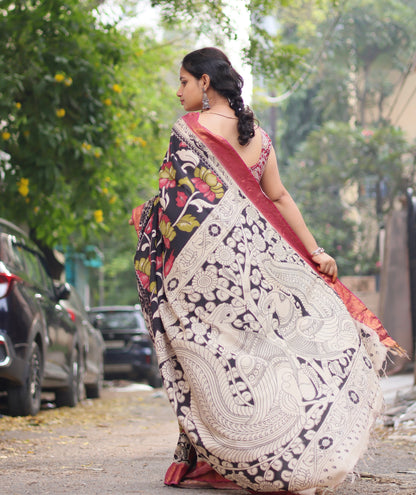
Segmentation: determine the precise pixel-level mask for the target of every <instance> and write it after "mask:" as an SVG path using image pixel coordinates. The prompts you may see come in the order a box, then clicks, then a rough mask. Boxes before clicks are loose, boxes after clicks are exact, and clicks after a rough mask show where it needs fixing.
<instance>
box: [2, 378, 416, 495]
mask: <svg viewBox="0 0 416 495" xmlns="http://www.w3.org/2000/svg"><path fill="white" fill-rule="evenodd" d="M412 383H413V377H412V376H411V375H402V376H400V377H391V378H387V379H383V390H384V391H385V396H386V400H388V402H389V404H390V407H392V403H393V401H394V398H395V396H396V395H397V394H398V392H399V393H400V394H402V395H406V392H409V391H411V389H412ZM413 405H414V404H413ZM396 423H397V421H396ZM0 435H1V437H0V494H1V495H6V494H7V495H26V494H31V495H38V494H39V495H40V494H42V495H48V494H51V495H52V494H53V495H55V494H66V495H74V494H77V495H97V494H100V495H107V494H118V495H130V494H135V495H177V494H178V493H184V495H203V494H206V495H210V494H214V493H215V494H216V495H227V494H229V493H230V492H229V491H223V490H216V491H212V490H202V489H187V490H186V491H184V492H179V491H178V490H177V489H174V488H169V487H165V486H164V485H163V476H164V473H165V471H166V469H167V467H168V466H169V464H170V462H171V460H172V455H173V450H174V447H175V445H176V440H177V426H176V420H175V417H174V415H173V412H172V410H171V408H170V405H169V404H168V401H167V398H166V396H165V394H164V392H163V391H162V390H160V389H157V390H154V389H151V388H150V387H148V386H146V385H140V384H133V383H129V382H113V383H107V386H106V388H105V389H104V392H103V396H102V398H101V399H99V400H94V401H91V400H85V401H83V402H82V403H81V404H79V405H78V406H77V407H76V408H74V409H70V408H60V409H56V408H54V407H53V404H51V403H49V402H45V404H44V406H43V408H42V410H41V412H40V413H39V415H38V416H36V417H35V418H10V417H7V416H3V417H2V418H0ZM415 446H416V424H415V421H407V422H403V423H400V424H396V428H394V427H392V426H390V427H386V426H384V423H383V422H381V421H380V422H379V424H378V425H377V427H376V429H375V433H374V436H373V444H372V445H371V447H370V450H369V453H368V454H367V455H366V456H365V458H364V459H363V461H362V462H360V464H359V465H358V472H359V473H360V474H361V478H359V479H356V480H355V482H354V483H352V480H351V479H348V480H347V481H345V482H344V483H343V484H342V485H341V486H340V487H339V488H338V489H337V490H335V491H334V492H331V491H329V492H328V491H327V492H326V494H329V493H331V494H332V493H333V494H334V495H363V494H367V495H369V494H387V495H396V494H397V495H399V494H400V495H415V494H416V450H415ZM231 493H235V494H236V495H243V494H244V495H246V494H247V492H245V491H244V490H238V491H233V492H231Z"/></svg>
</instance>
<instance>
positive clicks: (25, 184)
mask: <svg viewBox="0 0 416 495" xmlns="http://www.w3.org/2000/svg"><path fill="white" fill-rule="evenodd" d="M17 190H18V191H19V193H20V194H21V195H22V196H23V197H24V198H25V197H26V196H27V195H28V194H29V179H25V178H24V177H22V178H21V179H20V180H19V181H18V182H17Z"/></svg>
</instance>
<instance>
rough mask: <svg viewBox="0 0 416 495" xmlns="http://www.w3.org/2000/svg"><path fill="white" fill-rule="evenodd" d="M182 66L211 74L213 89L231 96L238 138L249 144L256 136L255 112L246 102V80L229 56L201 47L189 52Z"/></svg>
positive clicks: (229, 98) (200, 75)
mask: <svg viewBox="0 0 416 495" xmlns="http://www.w3.org/2000/svg"><path fill="white" fill-rule="evenodd" d="M182 67H183V68H184V69H185V70H186V71H188V72H189V73H190V74H192V75H193V76H194V77H196V78H197V79H201V77H202V75H203V74H207V75H208V76H209V77H210V82H211V86H212V87H213V89H215V91H217V92H218V93H219V94H220V95H222V96H224V97H225V98H227V99H228V101H229V103H230V107H231V108H232V109H233V110H234V113H235V115H236V117H238V124H237V129H238V142H239V143H240V144H241V145H245V144H247V143H248V142H249V140H250V139H251V138H252V137H253V136H254V114H253V112H252V111H251V109H250V108H249V107H247V106H244V101H243V98H242V97H241V89H242V87H243V85H244V80H243V78H242V77H241V76H240V74H238V72H237V71H236V70H234V69H233V67H232V65H231V62H230V61H229V60H228V57H227V56H226V55H225V54H224V53H223V52H222V51H221V50H219V49H218V48H213V47H209V48H201V49H200V50H195V51H193V52H191V53H188V55H186V56H185V58H184V59H183V60H182Z"/></svg>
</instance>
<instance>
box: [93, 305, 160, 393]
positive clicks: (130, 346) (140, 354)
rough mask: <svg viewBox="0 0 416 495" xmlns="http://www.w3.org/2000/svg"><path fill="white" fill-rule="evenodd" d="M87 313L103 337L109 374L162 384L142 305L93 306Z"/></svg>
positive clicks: (105, 367) (152, 384)
mask: <svg viewBox="0 0 416 495" xmlns="http://www.w3.org/2000/svg"><path fill="white" fill-rule="evenodd" d="M88 314H89V317H90V322H91V323H92V324H93V325H94V326H95V327H96V328H98V329H99V330H100V331H101V333H102V334H103V337H104V342H105V347H106V350H105V353H104V372H105V374H106V375H114V374H123V375H124V376H126V377H129V378H134V379H135V380H137V381H140V380H142V379H146V380H147V381H148V383H149V385H151V386H152V387H160V386H161V385H162V379H161V377H160V373H159V366H158V363H157V358H156V354H155V351H154V348H153V344H152V341H151V339H150V336H149V333H148V331H147V328H146V324H145V321H144V318H143V314H142V311H141V308H140V305H134V306H98V307H93V308H90V309H89V311H88Z"/></svg>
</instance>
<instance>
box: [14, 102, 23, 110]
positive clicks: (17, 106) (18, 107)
mask: <svg viewBox="0 0 416 495" xmlns="http://www.w3.org/2000/svg"><path fill="white" fill-rule="evenodd" d="M15 106H16V108H17V109H18V110H20V109H21V108H22V104H21V103H20V101H16V103H15Z"/></svg>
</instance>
